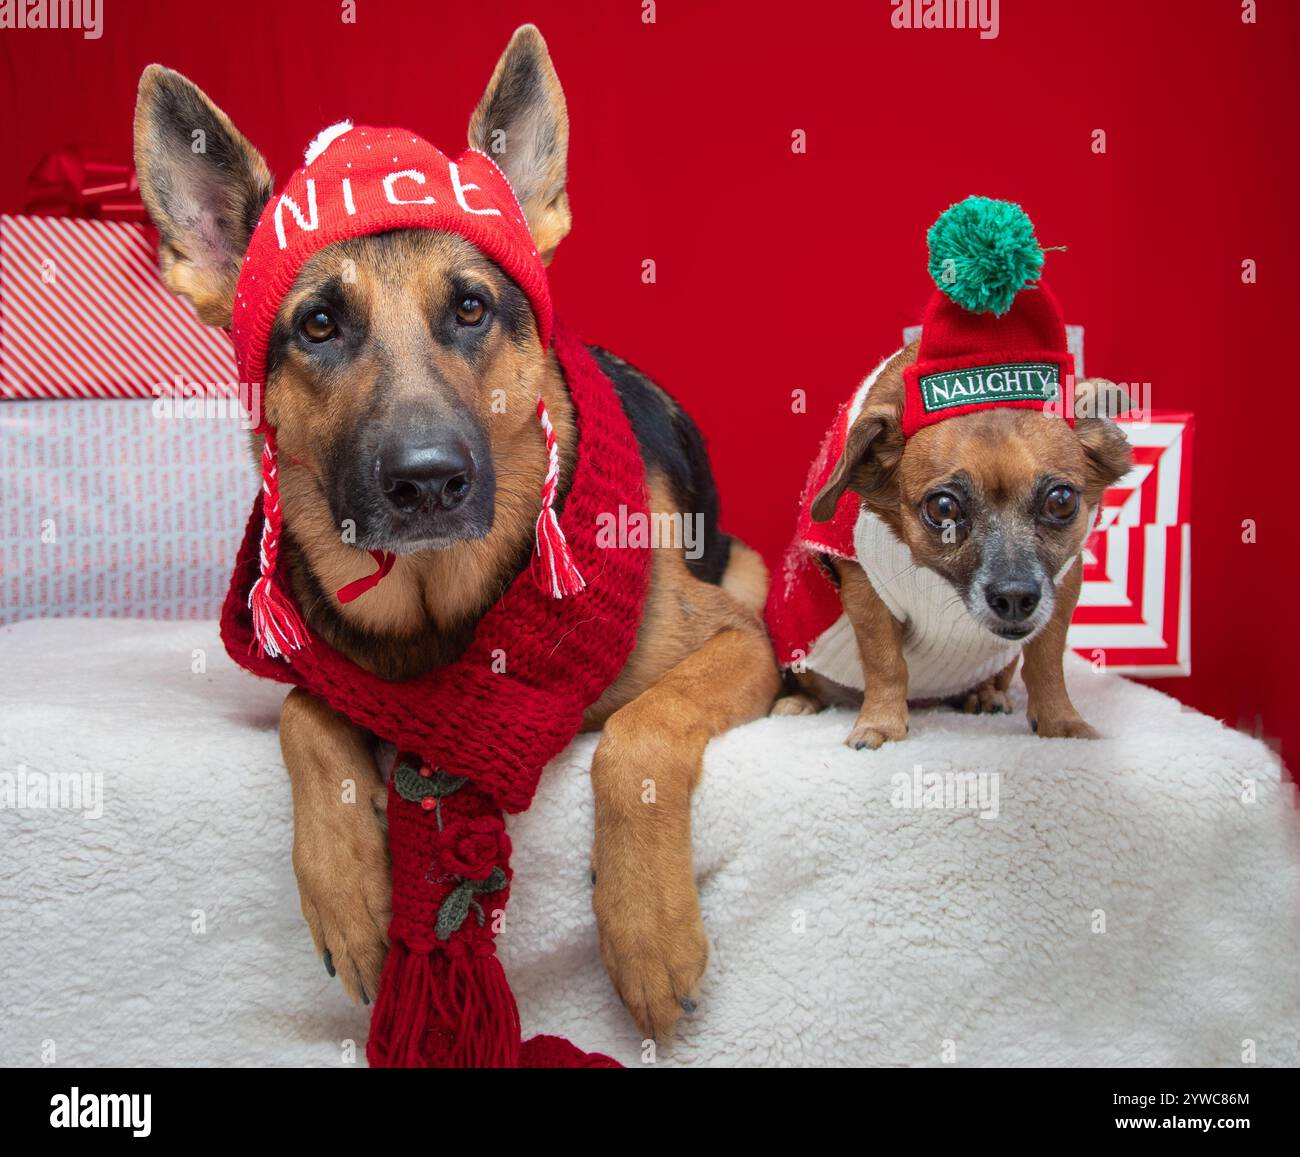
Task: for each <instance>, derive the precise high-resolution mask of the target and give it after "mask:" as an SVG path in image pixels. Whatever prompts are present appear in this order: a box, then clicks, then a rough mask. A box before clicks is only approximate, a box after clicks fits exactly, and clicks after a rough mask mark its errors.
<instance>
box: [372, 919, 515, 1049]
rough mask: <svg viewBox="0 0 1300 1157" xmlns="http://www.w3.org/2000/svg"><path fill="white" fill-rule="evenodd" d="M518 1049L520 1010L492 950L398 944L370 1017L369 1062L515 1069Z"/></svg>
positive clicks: (396, 942)
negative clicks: (426, 949)
mask: <svg viewBox="0 0 1300 1157" xmlns="http://www.w3.org/2000/svg"><path fill="white" fill-rule="evenodd" d="M489 947H490V946H489ZM519 1048H520V1025H519V1009H518V1008H517V1007H516V1005H515V998H514V994H513V993H512V992H511V991H510V986H509V984H508V983H507V982H506V974H505V970H504V969H503V968H502V967H501V962H500V961H499V960H498V959H497V958H496V954H495V953H488V954H486V955H479V954H477V953H474V952H472V951H470V952H464V951H462V952H460V953H458V954H456V955H454V956H451V957H450V958H449V957H448V956H447V955H446V954H445V953H443V952H440V951H434V952H420V951H417V950H414V949H412V948H410V947H408V946H407V945H406V944H403V943H402V942H400V941H395V942H394V943H393V945H392V946H391V947H390V948H389V950H388V959H387V961H385V963H384V972H383V976H382V977H381V978H380V982H379V995H378V997H377V998H376V1000H375V1010H374V1014H373V1015H372V1017H371V1020H370V1039H369V1041H368V1042H367V1044H366V1058H367V1060H368V1061H369V1062H370V1065H371V1067H372V1068H516V1067H518V1065H519Z"/></svg>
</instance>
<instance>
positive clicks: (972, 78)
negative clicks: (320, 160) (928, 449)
mask: <svg viewBox="0 0 1300 1157" xmlns="http://www.w3.org/2000/svg"><path fill="white" fill-rule="evenodd" d="M105 8H106V11H105V14H104V28H105V32H104V36H103V38H102V39H101V40H98V41H87V40H84V39H82V37H81V36H80V34H79V33H77V32H75V31H58V32H52V31H50V32H34V31H7V32H4V33H0V65H2V67H3V76H2V77H0V97H2V100H0V109H3V110H4V112H3V119H4V125H3V130H2V131H3V134H4V140H3V142H2V143H3V148H2V149H0V157H3V162H2V163H0V209H3V210H6V211H13V210H17V209H19V208H20V207H21V204H22V201H23V188H24V182H25V179H26V176H27V174H28V172H29V171H30V170H31V168H32V167H33V166H34V165H35V163H36V162H37V160H38V159H39V158H40V157H41V155H42V154H43V153H45V152H46V151H48V150H49V149H51V148H52V147H54V146H56V145H60V144H65V143H80V144H86V145H95V146H101V147H104V148H108V149H111V150H113V151H115V152H116V153H118V154H119V155H120V156H121V157H122V158H124V159H125V158H127V157H129V155H130V151H131V110H132V106H133V102H134V92H135V84H136V79H137V77H138V75H139V72H140V70H141V68H142V67H143V66H144V65H145V64H146V63H148V62H150V61H155V60H157V61H161V62H163V63H165V64H168V65H170V66H171V67H173V68H176V69H179V70H180V71H182V72H184V73H186V74H187V75H188V76H190V77H191V78H192V79H194V80H195V81H196V82H197V83H198V84H199V85H200V86H201V87H203V88H204V89H205V90H206V91H207V92H208V94H209V95H210V96H211V97H212V98H213V99H214V100H216V101H217V103H218V104H220V105H221V106H222V107H224V108H225V109H226V111H227V112H228V113H229V114H230V115H231V117H232V118H233V119H234V121H235V123H236V124H237V125H239V126H240V128H242V129H243V130H244V132H245V133H247V134H248V135H249V137H250V138H251V139H252V140H253V141H254V142H255V143H256V144H257V145H258V147H260V148H261V149H262V150H263V152H264V153H265V155H266V156H267V158H268V160H269V161H270V163H271V166H272V168H273V169H274V170H276V171H277V172H279V173H282V174H284V173H287V172H289V171H290V170H291V169H292V168H293V167H294V165H295V164H296V163H297V161H298V159H300V157H301V150H302V148H303V147H304V145H305V144H306V142H307V141H308V140H309V139H310V138H311V137H312V136H313V135H314V134H315V133H316V132H317V130H319V129H320V128H321V127H322V126H324V125H326V124H328V123H330V122H332V121H334V120H337V119H339V118H341V117H342V116H345V115H346V116H351V117H353V118H354V119H359V120H364V121H370V122H372V123H380V124H385V123H394V124H405V125H409V126H410V127H411V128H413V129H415V130H417V131H418V132H420V133H422V134H423V135H425V136H427V137H428V138H429V139H430V140H432V141H434V142H435V143H437V144H440V145H441V146H442V147H443V148H446V149H451V148H453V147H457V146H459V145H460V144H461V143H462V142H463V141H464V138H465V126H466V123H467V121H468V118H469V114H470V112H471V110H472V109H473V106H474V104H475V102H476V101H477V99H478V96H479V94H480V92H481V91H482V89H483V86H484V85H485V84H486V82H487V78H488V76H489V75H490V74H491V70H492V67H493V65H494V63H495V61H496V59H497V56H498V55H499V53H500V52H501V50H502V48H503V47H504V45H505V43H506V40H507V39H508V37H509V35H510V32H511V31H512V30H513V28H514V27H515V26H516V25H517V24H519V23H521V22H523V21H525V20H532V21H534V22H535V23H537V24H538V25H539V26H540V27H541V29H542V32H543V34H544V35H545V36H546V37H547V39H548V41H549V44H550V48H551V53H552V57H553V59H554V60H555V63H556V67H557V69H558V71H559V74H560V79H561V82H562V84H563V85H564V88H565V91H566V93H567V96H568V103H569V111H570V117H571V122H572V152H571V158H570V169H569V174H570V196H571V199H572V205H573V213H574V232H573V234H572V235H571V236H570V237H569V239H568V240H566V241H565V242H564V243H563V245H562V246H561V247H560V250H559V254H558V256H557V258H556V261H555V264H554V265H553V267H552V271H553V285H554V292H555V298H556V302H557V308H558V309H559V310H560V311H561V312H562V313H563V314H564V315H565V316H566V317H567V318H568V319H569V320H570V322H571V324H574V325H575V326H577V327H578V328H579V330H580V332H582V333H583V334H584V335H586V336H587V337H588V339H589V340H592V341H599V342H600V343H601V344H604V345H608V346H610V347H612V348H613V349H615V350H617V351H618V352H619V353H621V354H623V355H624V356H625V357H627V358H629V359H630V360H632V361H634V362H635V363H637V364H638V365H640V366H641V367H642V368H644V369H645V370H647V371H648V372H649V373H651V374H652V375H653V376H654V377H655V378H656V379H658V380H659V381H660V382H661V383H662V384H663V385H665V386H666V387H667V388H668V389H669V390H670V391H671V392H672V393H674V394H675V395H676V396H677V397H678V398H679V399H681V400H682V401H683V402H685V403H686V404H687V406H688V407H689V409H690V411H691V412H692V414H693V415H694V416H695V417H696V419H697V420H698V421H699V423H700V425H701V426H702V428H703V429H704V432H705V435H706V437H707V438H708V440H709V443H710V447H711V450H712V454H713V459H714V463H715V466H716V470H717V474H718V478H719V482H720V485H721V489H722V493H723V510H724V518H725V521H726V523H727V525H728V527H729V528H730V529H732V530H733V531H735V532H737V533H739V534H740V535H741V536H743V537H745V538H746V539H748V540H749V541H751V542H752V543H754V544H755V545H756V546H758V547H760V548H761V549H762V550H763V551H764V552H765V553H766V554H767V555H768V556H769V559H772V558H775V556H776V555H777V554H778V552H779V551H780V549H781V548H782V546H783V545H784V543H785V541H786V538H787V536H788V535H789V533H790V531H791V529H792V525H793V504H794V501H795V498H796V495H797V492H798V490H799V487H800V484H801V482H802V479H803V475H804V471H805V469H806V467H807V464H808V461H809V459H810V457H811V455H812V453H813V450H814V449H815V445H816V443H817V441H818V439H819V438H820V436H821V434H822V432H823V431H824V430H825V428H826V426H827V425H828V423H829V420H830V417H831V416H832V414H833V412H834V409H835V407H836V405H837V404H838V403H839V402H840V400H841V399H842V398H843V397H844V396H845V395H846V393H847V392H848V391H849V390H850V389H851V388H852V386H853V385H854V383H856V382H857V381H858V380H859V379H860V378H861V376H862V375H863V374H864V372H865V371H867V370H868V369H870V368H871V366H872V365H874V364H875V362H876V361H877V360H878V359H879V358H880V357H881V356H883V355H884V354H886V353H888V352H889V351H891V350H892V349H893V348H895V347H896V346H897V345H898V343H899V340H900V331H901V329H902V328H903V326H904V325H905V324H908V323H910V322H914V321H916V320H917V319H918V317H919V314H920V310H921V307H922V305H923V303H924V302H925V300H926V297H927V295H928V290H929V284H928V282H927V278H926V273H925V250H924V235H925V229H926V227H927V226H928V225H929V224H930V222H931V221H932V220H933V219H934V218H935V216H937V215H938V213H939V212H940V211H942V210H943V209H944V208H945V207H946V206H947V205H948V204H949V203H951V202H952V201H954V200H958V199H960V198H961V197H963V196H965V195H966V194H968V193H971V192H980V193H984V194H986V195H990V196H995V197H1008V198H1012V199H1015V200H1018V201H1020V202H1022V203H1023V204H1024V205H1025V206H1026V207H1027V208H1028V209H1029V211H1030V213H1031V215H1032V217H1033V219H1034V221H1035V223H1036V225H1037V228H1038V234H1039V237H1040V238H1041V239H1042V240H1043V242H1044V244H1047V245H1053V244H1065V245H1068V247H1069V250H1068V252H1066V253H1054V254H1051V255H1049V260H1048V272H1049V277H1050V280H1051V282H1052V285H1053V288H1054V289H1055V291H1056V293H1057V295H1058V297H1059V298H1060V299H1061V301H1062V302H1063V304H1064V308H1065V311H1066V314H1067V320H1069V321H1070V322H1074V323H1081V324H1083V325H1084V326H1085V327H1086V330H1087V340H1086V349H1087V367H1088V370H1089V371H1090V372H1091V373H1096V374H1103V375H1105V376H1107V377H1110V378H1113V379H1115V380H1117V381H1128V382H1151V383H1152V390H1153V397H1154V403H1155V406H1156V407H1157V408H1159V409H1184V408H1186V409H1192V410H1194V411H1195V412H1196V416H1197V432H1196V462H1195V489H1194V498H1193V518H1194V531H1193V559H1194V563H1193V581H1192V597H1193V620H1192V630H1193V669H1194V674H1193V675H1192V676H1191V677H1190V678H1188V679H1180V680H1166V681H1164V682H1163V684H1162V685H1163V686H1164V688H1165V689H1167V690H1168V691H1170V692H1172V693H1173V694H1175V695H1178V696H1179V697H1180V698H1182V699H1184V700H1185V701H1187V702H1188V703H1191V704H1193V705H1195V706H1196V707H1198V708H1201V709H1202V710H1205V711H1208V712H1211V713H1212V714H1214V715H1217V716H1220V717H1221V718H1224V719H1226V720H1227V721H1228V722H1229V723H1232V724H1235V725H1237V726H1240V727H1243V728H1246V729H1249V730H1252V731H1257V732H1259V733H1260V734H1264V735H1266V736H1268V737H1269V738H1272V739H1280V741H1281V743H1282V745H1283V749H1284V751H1285V753H1286V755H1287V756H1288V758H1289V759H1290V760H1291V761H1292V762H1294V761H1295V759H1296V758H1297V757H1298V756H1300V723H1298V722H1297V720H1296V717H1295V711H1294V706H1293V703H1294V691H1293V686H1294V683H1293V680H1292V678H1291V677H1290V669H1291V666H1292V664H1293V662H1294V660H1295V657H1296V655H1297V653H1298V650H1297V644H1298V643H1300V639H1298V638H1297V634H1298V632H1297V630H1296V626H1295V615H1294V612H1293V610H1292V607H1291V603H1292V601H1293V600H1292V597H1291V589H1292V586H1293V584H1294V574H1293V572H1290V571H1289V565H1290V564H1293V563H1294V560H1295V551H1294V549H1293V548H1291V546H1290V544H1289V536H1290V535H1291V533H1292V531H1291V530H1290V529H1289V523H1290V521H1291V520H1290V515H1291V513H1292V511H1291V501H1290V500H1291V497H1292V496H1291V494H1290V487H1291V486H1292V485H1294V477H1295V451H1294V446H1295V444H1296V439H1295V435H1294V431H1293V429H1292V428H1291V427H1290V425H1289V423H1290V421H1291V420H1292V415H1293V413H1294V411H1293V408H1292V407H1291V406H1290V405H1289V401H1290V398H1291V395H1292V393H1293V391H1294V389H1295V386H1294V381H1295V378H1296V376H1297V375H1296V372H1295V365H1294V358H1293V355H1288V354H1286V353H1285V350H1286V348H1287V345H1286V342H1287V341H1289V340H1290V335H1293V334H1294V332H1295V328H1296V326H1297V323H1298V322H1300V309H1298V308H1297V307H1298V306H1300V287H1298V286H1300V281H1298V279H1297V273H1296V258H1297V252H1296V223H1295V222H1296V215H1295V212H1294V203H1295V196H1296V187H1297V185H1296V181H1297V176H1298V175H1300V174H1298V172H1297V169H1298V166H1297V150H1296V144H1295V142H1296V115H1297V112H1298V111H1300V100H1298V99H1297V96H1298V95H1300V94H1298V92H1297V90H1298V88H1300V79H1298V77H1300V71H1298V70H1297V57H1298V54H1297V33H1298V32H1300V5H1297V4H1294V3H1291V2H1289V0H1259V23H1258V24H1257V25H1254V26H1250V25H1243V24H1242V22H1241V5H1240V3H1239V0H1142V2H1141V3H1136V2H1133V0H1091V2H1087V3H1085V2H1082V0H1053V2H1052V3H1043V2H1041V0H1002V3H1001V5H1000V17H1001V21H1000V24H1001V27H1000V36H999V37H998V38H997V39H995V40H988V41H985V40H981V39H980V38H979V36H978V33H976V32H974V31H958V30H953V31H904V30H895V29H894V28H892V27H891V25H890V12H891V7H890V4H889V3H888V0H852V2H847V3H843V4H820V5H817V4H811V3H809V2H808V0H795V2H792V3H777V2H771V3H763V2H761V0H746V2H740V0H731V2H723V0H713V2H694V3H686V2H683V0H676V2H674V0H661V2H660V3H659V4H658V12H657V16H658V20H657V23H655V24H653V25H646V24H644V23H642V20H641V5H640V3H639V0H602V2H599V3H594V2H593V3H580V2H577V0H532V2H529V3H503V2H498V3H493V4H491V5H487V4H483V3H448V2H442V0H434V2H430V0H412V2H411V3H403V2H399V0H357V4H356V10H357V23H356V24H344V23H343V22H342V20H341V18H340V13H341V11H342V5H341V4H340V2H339V0H294V2H293V3H273V2H271V0H223V2H222V3H220V4H213V5H203V6H200V5H185V6H184V7H182V5H180V4H176V3H164V2H163V0H131V2H130V3H126V2H125V0H106V3H105ZM796 128H801V129H804V130H806V132H807V141H808V151H807V154H806V155H796V154H794V153H793V152H792V151H791V148H790V139H791V132H792V130H794V129H796ZM1098 128H1101V129H1104V130H1105V131H1106V134H1107V138H1108V151H1107V153H1106V154H1105V155H1104V156H1098V155H1095V154H1094V153H1093V152H1092V151H1091V148H1090V143H1091V142H1090V134H1091V133H1092V131H1093V130H1094V129H1098ZM645 258H653V259H654V260H655V262H656V264H657V273H658V281H657V283H656V284H654V285H646V284H643V283H642V281H641V276H640V274H641V262H642V260H644V259H645ZM1245 258H1253V259H1254V260H1256V261H1257V262H1258V267H1259V283H1258V284H1256V285H1243V284H1242V282H1241V262H1242V260H1243V259H1245ZM796 387H801V388H803V389H805V390H806V391H807V392H808V413H807V414H806V415H795V414H792V413H791V409H790V391H791V390H793V389H795V388H796ZM1284 400H1285V401H1284ZM1247 518H1250V519H1254V520H1256V522H1257V525H1258V542H1257V543H1255V544H1253V545H1247V544H1244V543H1243V542H1242V520H1243V519H1247Z"/></svg>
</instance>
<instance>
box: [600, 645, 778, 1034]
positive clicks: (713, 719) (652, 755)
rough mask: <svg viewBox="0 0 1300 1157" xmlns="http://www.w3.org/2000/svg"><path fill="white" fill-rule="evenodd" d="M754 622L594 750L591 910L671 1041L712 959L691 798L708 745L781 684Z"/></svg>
mask: <svg viewBox="0 0 1300 1157" xmlns="http://www.w3.org/2000/svg"><path fill="white" fill-rule="evenodd" d="M779 683H780V681H779V678H778V676H777V671H776V666H775V664H774V663H773V661H772V650H771V646H770V645H769V643H768V641H767V638H766V636H765V635H763V633H762V631H761V630H760V629H759V628H758V626H757V624H755V625H754V626H753V627H752V628H750V627H734V628H730V629H727V630H723V631H721V632H720V633H719V634H717V635H714V636H713V638H711V639H710V640H708V642H706V643H704V644H703V645H702V646H701V647H700V648H699V649H698V650H696V651H694V652H692V653H691V654H690V655H688V656H687V657H686V658H685V659H683V660H682V661H681V662H679V663H678V664H677V665H676V666H675V667H673V668H671V669H670V670H669V671H668V673H667V674H665V675H664V676H663V677H662V678H661V679H659V681H658V682H656V683H655V684H654V685H653V686H651V687H650V688H649V689H648V690H647V691H645V692H643V693H642V694H641V695H640V696H638V697H637V698H636V699H633V700H632V701H631V702H630V703H628V704H627V705H626V706H625V707H622V708H620V709H619V710H618V711H616V712H614V714H613V715H611V716H610V718H609V720H608V721H607V722H606V724H605V731H604V735H603V736H602V738H601V741H600V745H599V747H597V749H596V756H595V759H594V761H593V763H592V768H591V780H592V788H593V791H594V794H595V801H596V838H595V846H594V848H593V851H592V870H593V884H594V888H593V893H592V907H593V908H594V909H595V913H596V924H597V927H598V929H599V931H600V953H601V957H602V958H603V959H604V961H605V967H606V968H607V969H608V970H609V975H610V979H611V980H613V982H614V987H615V988H616V989H617V990H618V993H619V996H621V997H622V999H623V1003H624V1004H625V1005H626V1006H627V1009H628V1011H629V1012H630V1013H631V1014H632V1017H633V1019H634V1020H635V1021H636V1023H637V1025H638V1027H639V1028H640V1029H641V1031H642V1032H643V1033H645V1034H646V1035H647V1036H650V1037H656V1038H659V1037H663V1036H666V1035H668V1034H669V1033H670V1032H671V1031H672V1028H673V1026H674V1025H675V1024H676V1022H677V1020H678V1018H679V1017H680V1016H681V1015H682V1013H683V1011H690V1010H692V1009H693V1007H694V1005H693V1002H692V995H693V993H694V991H695V987H696V985H697V984H698V982H699V980H700V977H701V976H702V975H703V974H704V967H705V964H706V963H707V961H708V955H709V945H708V940H707V938H706V937H705V934H704V924H703V922H702V921H701V919H700V905H699V898H698V896H697V894H696V891H695V868H694V862H693V859H692V855H691V792H692V791H693V790H694V788H695V785H696V783H697V782H698V781H699V778H700V771H701V760H702V758H703V755H704V748H705V745H706V744H707V743H708V741H709V739H710V738H711V737H713V736H715V735H719V734H721V733H722V732H723V731H726V730H727V729H728V728H730V727H734V726H736V725H737V724H740V723H744V722H746V721H747V720H750V719H755V718H757V717H758V716H760V715H762V714H763V713H764V712H765V711H766V710H767V709H768V707H769V706H770V705H771V703H772V700H773V698H774V697H775V695H776V693H777V690H778V688H779Z"/></svg>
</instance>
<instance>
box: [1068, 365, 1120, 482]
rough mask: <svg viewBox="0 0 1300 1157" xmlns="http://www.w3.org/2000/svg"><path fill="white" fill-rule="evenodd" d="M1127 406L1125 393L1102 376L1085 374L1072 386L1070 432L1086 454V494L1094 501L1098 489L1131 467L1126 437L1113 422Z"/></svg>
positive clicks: (1118, 477)
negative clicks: (1072, 408) (1072, 419)
mask: <svg viewBox="0 0 1300 1157" xmlns="http://www.w3.org/2000/svg"><path fill="white" fill-rule="evenodd" d="M1130 406H1131V402H1130V400H1129V397H1128V394H1127V393H1125V391H1124V389H1123V387H1121V386H1117V385H1116V384H1115V383H1114V382H1112V381H1108V380H1107V379H1106V378H1085V379H1084V380H1083V381H1081V382H1076V383H1075V386H1074V414H1075V417H1074V432H1075V434H1076V435H1077V436H1078V439H1079V442H1080V444H1081V445H1082V446H1083V452H1084V455H1085V456H1086V458H1087V468H1088V486H1087V494H1086V498H1087V501H1088V502H1089V503H1090V504H1095V503H1096V502H1097V500H1098V499H1100V498H1101V495H1102V492H1103V491H1104V490H1105V489H1106V488H1107V487H1108V486H1113V485H1114V484H1115V483H1116V482H1118V481H1119V480H1120V479H1121V478H1123V477H1124V475H1125V474H1127V473H1128V472H1129V470H1131V469H1132V467H1133V452H1132V450H1131V449H1130V448H1129V444H1128V438H1126V437H1125V436H1124V431H1123V430H1122V429H1120V427H1119V425H1118V424H1117V423H1116V422H1115V418H1116V417H1117V416H1118V415H1120V414H1123V413H1126V412H1127V411H1128V410H1129V408H1130Z"/></svg>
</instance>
